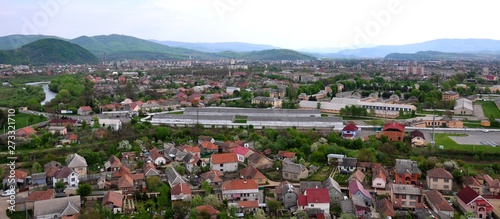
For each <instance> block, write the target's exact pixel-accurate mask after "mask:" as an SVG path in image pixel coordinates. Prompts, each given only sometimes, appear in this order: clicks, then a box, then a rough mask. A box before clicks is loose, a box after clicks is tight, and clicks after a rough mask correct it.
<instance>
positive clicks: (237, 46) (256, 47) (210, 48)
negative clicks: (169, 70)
mask: <svg viewBox="0 0 500 219" xmlns="http://www.w3.org/2000/svg"><path fill="white" fill-rule="evenodd" d="M151 41H152V42H155V43H160V44H163V45H167V46H175V47H181V48H186V49H192V50H197V51H201V52H210V53H217V52H224V51H233V52H252V51H261V50H268V49H278V47H275V46H270V45H262V44H252V43H240V42H220V43H187V42H178V41H157V40H151Z"/></svg>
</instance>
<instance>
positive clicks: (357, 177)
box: [347, 170, 366, 183]
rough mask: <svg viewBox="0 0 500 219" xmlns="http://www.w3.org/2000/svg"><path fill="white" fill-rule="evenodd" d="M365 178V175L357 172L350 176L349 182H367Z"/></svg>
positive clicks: (359, 171)
mask: <svg viewBox="0 0 500 219" xmlns="http://www.w3.org/2000/svg"><path fill="white" fill-rule="evenodd" d="M365 177H366V176H365V174H364V173H363V172H362V171H361V170H356V172H354V173H353V174H351V176H349V178H348V179H347V181H351V180H357V181H359V182H360V183H363V182H364V181H365Z"/></svg>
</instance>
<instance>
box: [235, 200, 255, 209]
mask: <svg viewBox="0 0 500 219" xmlns="http://www.w3.org/2000/svg"><path fill="white" fill-rule="evenodd" d="M238 207H240V208H258V207H259V202H258V201H239V202H238Z"/></svg>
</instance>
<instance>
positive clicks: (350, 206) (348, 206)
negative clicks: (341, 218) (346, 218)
mask: <svg viewBox="0 0 500 219" xmlns="http://www.w3.org/2000/svg"><path fill="white" fill-rule="evenodd" d="M340 210H341V211H342V213H344V214H347V215H352V216H353V217H355V218H357V216H358V215H357V212H356V207H355V206H354V203H353V201H352V199H346V200H342V201H340Z"/></svg>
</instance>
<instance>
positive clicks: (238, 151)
mask: <svg viewBox="0 0 500 219" xmlns="http://www.w3.org/2000/svg"><path fill="white" fill-rule="evenodd" d="M248 151H250V148H246V147H242V146H238V147H236V148H235V149H234V151H233V153H236V154H240V155H243V156H244V155H245V154H247V153H248Z"/></svg>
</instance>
